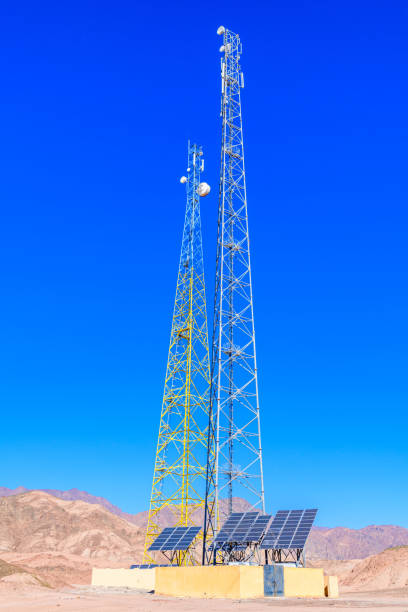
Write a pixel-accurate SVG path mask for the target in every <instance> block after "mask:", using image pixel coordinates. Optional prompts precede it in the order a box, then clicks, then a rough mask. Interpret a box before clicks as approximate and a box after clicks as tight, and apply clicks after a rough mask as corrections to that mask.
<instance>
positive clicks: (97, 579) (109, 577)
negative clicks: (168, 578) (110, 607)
mask: <svg viewBox="0 0 408 612" xmlns="http://www.w3.org/2000/svg"><path fill="white" fill-rule="evenodd" d="M155 571H156V570H155V569H154V568H153V569H138V568H136V569H105V568H104V569H101V568H98V567H94V568H93V569H92V583H91V584H92V586H103V587H129V588H131V589H139V590H141V591H154V588H155Z"/></svg>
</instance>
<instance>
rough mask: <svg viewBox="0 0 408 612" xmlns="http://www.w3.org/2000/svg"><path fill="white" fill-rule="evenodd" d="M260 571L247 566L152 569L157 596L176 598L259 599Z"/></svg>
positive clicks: (258, 568)
mask: <svg viewBox="0 0 408 612" xmlns="http://www.w3.org/2000/svg"><path fill="white" fill-rule="evenodd" d="M263 591H264V589H263V568H262V567H261V566H248V565H218V566H213V565H206V566H196V567H158V568H156V589H155V592H156V594H158V595H173V596H176V597H200V598H201V597H222V598H229V599H248V598H251V599H252V598H255V597H263V594H264V593H263Z"/></svg>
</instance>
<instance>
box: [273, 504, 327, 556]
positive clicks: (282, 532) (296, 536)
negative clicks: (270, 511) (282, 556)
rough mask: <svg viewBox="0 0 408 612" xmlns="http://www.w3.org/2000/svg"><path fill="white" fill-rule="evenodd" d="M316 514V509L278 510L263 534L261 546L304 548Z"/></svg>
mask: <svg viewBox="0 0 408 612" xmlns="http://www.w3.org/2000/svg"><path fill="white" fill-rule="evenodd" d="M316 514H317V510H316V509H312V510H292V511H289V510H280V511H279V512H277V513H276V516H275V518H274V520H273V521H272V524H271V526H270V528H269V529H268V531H267V533H266V534H265V537H264V539H263V540H262V544H261V548H263V549H270V548H274V549H291V548H304V546H305V544H306V540H307V538H308V536H309V533H310V530H311V528H312V525H313V521H314V519H315V516H316Z"/></svg>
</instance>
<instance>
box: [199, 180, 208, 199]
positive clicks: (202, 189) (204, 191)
mask: <svg viewBox="0 0 408 612" xmlns="http://www.w3.org/2000/svg"><path fill="white" fill-rule="evenodd" d="M210 191H211V187H210V186H209V184H208V183H200V184H199V186H198V187H197V193H198V195H199V196H201V197H202V198H203V197H204V196H206V195H208V194H209V193H210Z"/></svg>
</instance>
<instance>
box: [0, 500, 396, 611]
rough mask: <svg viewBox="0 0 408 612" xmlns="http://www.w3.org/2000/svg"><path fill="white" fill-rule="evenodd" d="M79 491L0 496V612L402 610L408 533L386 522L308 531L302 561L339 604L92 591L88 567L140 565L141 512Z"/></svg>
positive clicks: (323, 600)
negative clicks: (327, 582)
mask: <svg viewBox="0 0 408 612" xmlns="http://www.w3.org/2000/svg"><path fill="white" fill-rule="evenodd" d="M0 493H1V492H0ZM54 493H57V494H58V495H55V494H54ZM62 493H63V494H64V495H62ZM68 493H69V494H70V496H71V497H74V499H70V498H67V497H68ZM79 493H80V492H77V491H75V492H74V493H72V492H53V493H48V492H44V491H32V492H25V491H23V492H21V493H14V492H11V494H7V492H6V495H5V496H4V497H2V496H1V495H0V611H1V610H10V611H11V610H12V611H13V612H18V611H20V610H27V611H30V610H33V611H41V612H46V611H48V610H56V609H60V610H90V611H92V610H98V611H99V610H101V611H106V612H108V611H111V610H112V611H121V610H138V611H139V610H140V611H150V610H153V611H154V610H158V611H164V610H166V612H167V611H169V612H170V611H171V610H180V611H181V610H185V611H187V610H201V609H203V610H204V609H206V610H215V611H217V610H223V611H225V612H229V611H232V610H234V611H236V610H239V611H242V612H246V611H247V610H251V611H252V612H255V611H257V610H264V609H267V608H274V609H275V610H276V612H279V611H280V610H282V611H283V610H285V609H288V608H292V607H293V608H296V609H298V610H299V612H302V611H303V610H309V609H310V608H311V607H315V608H319V609H321V610H322V611H323V610H329V609H330V610H332V609H333V608H348V609H350V610H354V609H360V608H365V609H367V610H371V609H377V608H382V609H383V610H395V611H398V610H401V612H408V545H407V543H408V530H407V529H404V528H402V527H397V526H393V525H385V526H384V525H383V526H375V525H373V526H370V527H365V528H363V529H360V530H350V529H347V528H345V527H337V528H317V529H316V530H315V531H314V532H312V534H311V537H310V543H309V556H308V566H309V567H322V568H323V569H324V571H325V573H326V574H328V575H332V574H335V575H337V576H338V577H339V583H340V593H341V596H340V598H339V599H338V600H328V599H322V600H307V601H306V600H301V599H296V600H292V599H291V600H289V599H288V600H284V599H278V598H277V599H272V598H267V599H262V600H259V599H258V600H251V601H249V600H246V601H235V600H215V599H212V600H194V599H181V598H180V599H178V598H170V597H162V596H158V595H155V594H154V593H142V592H137V591H132V590H130V589H102V588H99V587H91V586H90V583H91V572H92V567H129V566H130V565H131V564H132V563H135V562H140V560H141V556H142V549H143V540H144V525H143V520H144V519H145V517H144V516H140V515H139V516H138V515H124V513H121V511H120V510H119V509H116V508H114V507H113V506H111V505H109V504H108V502H106V500H103V499H102V498H97V500H89V501H83V500H82V499H78V494H79ZM84 495H87V494H84ZM130 519H131V520H130ZM330 556H331V557H332V558H330Z"/></svg>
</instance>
